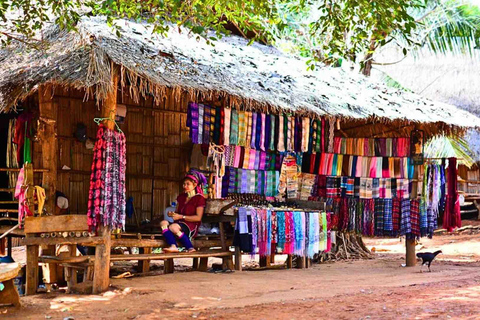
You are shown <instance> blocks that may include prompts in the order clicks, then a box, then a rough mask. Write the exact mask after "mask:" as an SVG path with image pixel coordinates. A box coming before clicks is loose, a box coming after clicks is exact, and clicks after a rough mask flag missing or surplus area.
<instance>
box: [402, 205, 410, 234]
mask: <svg viewBox="0 0 480 320" xmlns="http://www.w3.org/2000/svg"><path fill="white" fill-rule="evenodd" d="M400 208H401V212H400V235H402V236H404V235H407V234H410V233H412V222H411V216H410V214H411V212H410V200H409V199H403V200H401V206H400Z"/></svg>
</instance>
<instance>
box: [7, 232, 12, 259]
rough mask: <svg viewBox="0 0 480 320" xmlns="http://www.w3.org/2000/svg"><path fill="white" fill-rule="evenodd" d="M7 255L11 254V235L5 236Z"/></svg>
mask: <svg viewBox="0 0 480 320" xmlns="http://www.w3.org/2000/svg"><path fill="white" fill-rule="evenodd" d="M7 255H8V256H9V257H11V256H12V237H10V236H7Z"/></svg>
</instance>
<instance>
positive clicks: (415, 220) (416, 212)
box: [410, 199, 421, 237]
mask: <svg viewBox="0 0 480 320" xmlns="http://www.w3.org/2000/svg"><path fill="white" fill-rule="evenodd" d="M410 220H411V223H412V236H414V237H420V235H421V233H420V201H419V200H418V199H414V200H412V201H411V202H410Z"/></svg>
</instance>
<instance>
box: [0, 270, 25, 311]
mask: <svg viewBox="0 0 480 320" xmlns="http://www.w3.org/2000/svg"><path fill="white" fill-rule="evenodd" d="M20 269H21V267H20V264H18V263H0V282H1V283H3V285H4V286H5V288H4V289H3V290H2V291H0V304H12V305H14V306H15V307H16V308H19V307H20V296H19V295H18V291H17V288H16V287H15V284H14V283H13V279H15V277H17V276H18V273H19V272H20Z"/></svg>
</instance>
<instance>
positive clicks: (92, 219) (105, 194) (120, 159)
mask: <svg viewBox="0 0 480 320" xmlns="http://www.w3.org/2000/svg"><path fill="white" fill-rule="evenodd" d="M125 170H126V139H125V135H124V134H123V133H122V132H116V131H113V130H109V129H107V128H106V127H105V126H103V125H100V127H99V129H98V131H97V141H96V143H95V147H94V156H93V162H92V173H91V176H90V190H89V196H88V211H87V216H88V225H89V228H90V230H91V231H94V230H95V231H96V229H97V228H98V226H99V225H100V224H103V225H104V226H108V227H110V228H111V229H117V228H119V229H122V230H123V229H124V228H125V209H126V199H125V193H126V187H125Z"/></svg>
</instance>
